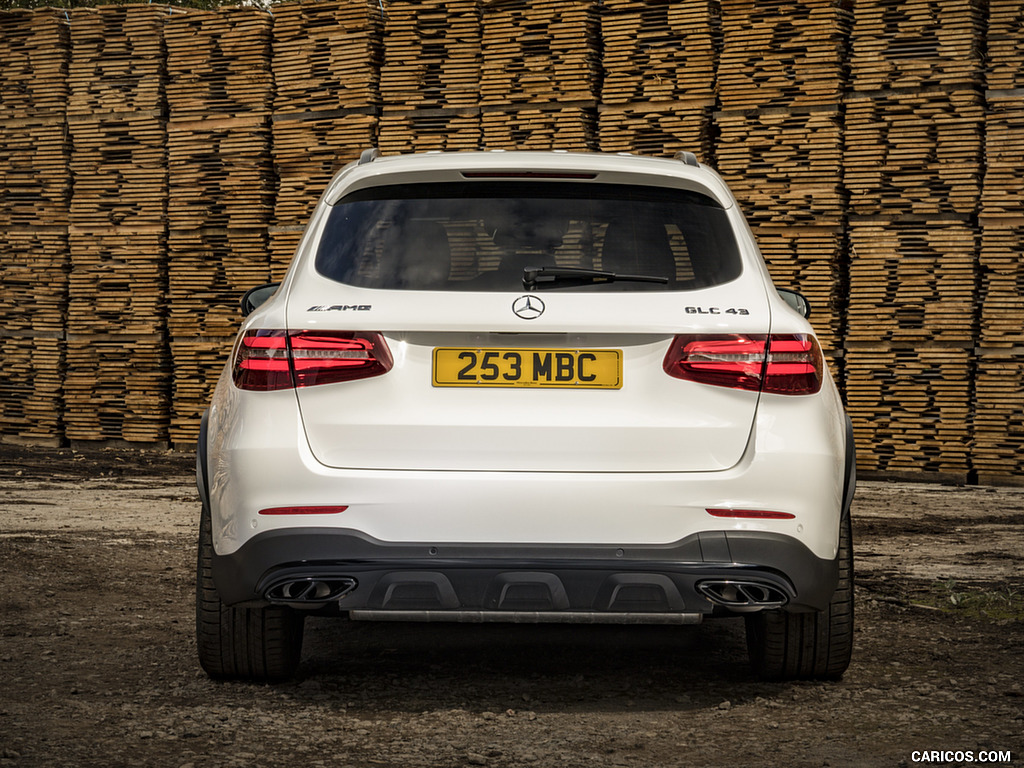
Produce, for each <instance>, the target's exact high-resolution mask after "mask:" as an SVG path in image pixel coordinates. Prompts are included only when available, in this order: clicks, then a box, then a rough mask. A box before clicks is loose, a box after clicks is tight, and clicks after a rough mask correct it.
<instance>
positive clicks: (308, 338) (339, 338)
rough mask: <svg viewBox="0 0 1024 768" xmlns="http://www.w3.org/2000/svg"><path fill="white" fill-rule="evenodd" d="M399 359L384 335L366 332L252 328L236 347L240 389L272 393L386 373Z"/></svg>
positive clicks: (237, 383) (235, 375)
mask: <svg viewBox="0 0 1024 768" xmlns="http://www.w3.org/2000/svg"><path fill="white" fill-rule="evenodd" d="M393 365H394V360H393V358H392V357H391V350H389V349H388V345H387V343H386V342H385V341H384V337H383V336H381V335H380V334H379V333H365V332H362V331H291V332H288V331H283V330H259V331H246V333H245V335H243V336H242V339H241V341H240V342H239V344H238V348H237V350H236V351H235V361H234V370H233V377H234V381H235V385H236V386H237V387H238V388H239V389H246V390H252V391H260V392H269V391H274V390H279V389H291V388H293V387H312V386H315V385H317V384H333V383H336V382H340V381H353V380H355V379H366V378H370V377H371V376H380V375H381V374H384V373H387V372H388V371H390V370H391V368H392V366H393Z"/></svg>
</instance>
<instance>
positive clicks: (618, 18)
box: [598, 0, 720, 162]
mask: <svg viewBox="0 0 1024 768" xmlns="http://www.w3.org/2000/svg"><path fill="white" fill-rule="evenodd" d="M717 22H718V17H717V5H716V4H714V3H711V2H709V1H708V0H682V2H674V3H665V2H661V1H660V0H609V2H605V3H604V5H603V11H602V15H601V32H602V38H603V42H604V53H603V58H602V63H603V65H604V82H603V84H602V89H601V106H600V108H599V112H598V132H599V141H600V147H601V149H602V150H603V151H605V152H636V153H638V154H644V155H654V156H663V157H672V156H673V155H674V154H675V153H676V152H679V151H680V150H686V151H689V152H694V153H696V154H697V156H698V157H699V158H701V159H702V160H704V161H705V162H709V161H710V159H711V156H712V136H711V133H712V131H711V113H712V109H713V107H714V104H715V69H716V64H717V61H718V48H719V40H718V38H719V37H720V35H719V34H718V32H717Z"/></svg>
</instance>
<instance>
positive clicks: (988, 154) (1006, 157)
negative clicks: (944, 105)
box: [981, 96, 1024, 220]
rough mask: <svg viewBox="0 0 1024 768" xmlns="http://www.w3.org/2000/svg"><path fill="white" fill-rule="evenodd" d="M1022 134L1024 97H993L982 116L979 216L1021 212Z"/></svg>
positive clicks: (1023, 202)
mask: <svg viewBox="0 0 1024 768" xmlns="http://www.w3.org/2000/svg"><path fill="white" fill-rule="evenodd" d="M1021 136H1024V98H1020V97H1018V98H1016V99H1013V98H1010V99H993V98H992V97H991V96H990V97H989V109H988V113H987V114H986V116H985V177H984V182H983V184H982V190H981V217H982V219H983V220H984V219H988V218H1002V217H1013V218H1019V217H1021V216H1024V185H1022V184H1021V163H1020V158H1021Z"/></svg>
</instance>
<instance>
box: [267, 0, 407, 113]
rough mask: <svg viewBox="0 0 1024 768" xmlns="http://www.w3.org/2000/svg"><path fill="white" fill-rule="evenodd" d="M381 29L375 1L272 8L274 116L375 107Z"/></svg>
mask: <svg viewBox="0 0 1024 768" xmlns="http://www.w3.org/2000/svg"><path fill="white" fill-rule="evenodd" d="M388 5H390V3H389V4H388ZM382 24H383V19H382V16H381V5H380V3H379V2H378V0H324V2H310V3H282V4H280V5H277V6H275V7H274V21H273V65H274V66H273V72H274V83H275V85H276V87H277V95H276V97H275V99H274V112H275V114H293V113H302V112H333V111H335V110H338V109H361V108H363V107H365V106H366V105H367V104H377V103H379V101H380V75H379V73H380V66H381V28H382Z"/></svg>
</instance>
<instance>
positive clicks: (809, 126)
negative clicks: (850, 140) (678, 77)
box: [716, 105, 846, 227]
mask: <svg viewBox="0 0 1024 768" xmlns="http://www.w3.org/2000/svg"><path fill="white" fill-rule="evenodd" d="M717 121H718V127H719V129H720V130H721V135H720V137H719V140H718V144H717V146H716V157H717V160H718V171H719V173H721V174H722V175H723V176H724V177H725V178H726V179H727V180H728V181H729V186H730V188H731V189H732V191H733V193H734V194H735V195H736V197H737V199H739V200H740V201H741V203H742V204H743V208H744V211H745V213H746V214H747V217H748V218H749V219H750V220H751V221H752V222H757V223H766V224H767V223H771V224H799V225H814V224H817V225H825V226H828V227H835V226H837V225H839V224H841V223H842V220H843V214H844V211H845V208H846V205H845V203H846V201H845V199H844V195H843V189H842V181H843V179H842V166H843V152H842V142H843V125H842V117H841V114H840V111H839V108H838V107H837V106H832V105H826V106H821V107H816V108H813V109H808V110H806V111H793V110H776V109H768V110H760V111H752V112H722V113H720V114H719V115H718V116H717Z"/></svg>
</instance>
